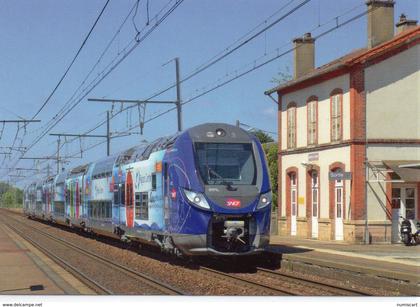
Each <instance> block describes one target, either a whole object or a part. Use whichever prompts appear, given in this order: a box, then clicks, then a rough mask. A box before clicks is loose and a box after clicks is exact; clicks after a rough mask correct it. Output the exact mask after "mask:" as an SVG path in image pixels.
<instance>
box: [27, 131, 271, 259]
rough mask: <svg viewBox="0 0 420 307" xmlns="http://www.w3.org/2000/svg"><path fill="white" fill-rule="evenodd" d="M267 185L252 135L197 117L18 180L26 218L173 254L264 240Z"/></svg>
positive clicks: (246, 248) (250, 249) (226, 249)
mask: <svg viewBox="0 0 420 307" xmlns="http://www.w3.org/2000/svg"><path fill="white" fill-rule="evenodd" d="M271 201H272V195H271V189H270V181H269V174H268V169H267V165H266V161H265V155H264V151H263V149H262V146H261V144H260V142H259V141H258V139H257V138H256V137H255V136H253V135H252V134H249V133H248V132H246V131H244V130H242V129H240V128H238V127H235V126H231V125H227V124H216V123H211V124H203V125H199V126H196V127H193V128H190V129H188V130H185V131H183V132H181V133H177V134H175V135H173V136H170V137H163V138H159V139H157V140H155V141H154V142H151V143H147V144H144V145H139V146H135V147H133V148H130V149H128V150H126V151H123V152H121V153H119V154H116V155H113V156H110V157H107V158H105V159H102V160H99V161H97V162H94V163H89V164H85V165H81V166H78V167H75V168H73V169H71V170H69V171H67V172H62V173H60V174H58V175H56V176H53V177H49V178H46V179H45V180H43V181H38V182H34V183H32V184H31V185H29V186H28V187H26V188H25V193H24V211H25V214H27V215H28V216H30V217H34V218H38V219H44V220H48V221H51V222H53V223H60V224H65V225H68V226H70V227H78V228H81V229H83V230H85V231H89V232H94V233H98V234H105V235H110V236H114V237H118V238H120V239H122V240H127V241H138V242H141V243H148V244H154V245H158V246H160V247H161V249H162V250H164V251H166V252H170V253H174V254H176V255H182V254H183V255H229V256H233V255H250V254H257V253H260V252H262V251H264V249H265V247H266V246H267V244H268V242H269V228H270V212H271Z"/></svg>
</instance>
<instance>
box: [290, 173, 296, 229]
mask: <svg viewBox="0 0 420 307" xmlns="http://www.w3.org/2000/svg"><path fill="white" fill-rule="evenodd" d="M290 201H291V209H292V210H291V211H292V212H291V227H290V232H291V233H290V234H291V235H292V236H295V235H296V228H297V225H296V215H297V182H296V174H295V173H293V174H291V175H290Z"/></svg>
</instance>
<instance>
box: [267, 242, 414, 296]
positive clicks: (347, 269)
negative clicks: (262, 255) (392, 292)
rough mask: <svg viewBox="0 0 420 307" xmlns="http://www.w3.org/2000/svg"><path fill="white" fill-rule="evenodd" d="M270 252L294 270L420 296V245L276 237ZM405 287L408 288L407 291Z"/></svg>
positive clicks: (271, 243) (271, 244)
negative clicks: (370, 243) (368, 243)
mask: <svg viewBox="0 0 420 307" xmlns="http://www.w3.org/2000/svg"><path fill="white" fill-rule="evenodd" d="M269 251H271V252H272V253H275V254H278V255H280V257H281V264H282V265H283V266H287V267H288V268H289V269H292V270H299V271H306V272H312V273H314V274H320V275H322V274H325V276H326V277H335V278H340V276H341V277H342V278H343V279H348V280H351V281H353V282H358V283H362V284H363V283H365V284H366V285H372V286H381V287H382V286H383V287H388V288H390V289H398V290H401V293H406V294H407V295H420V287H419V286H420V274H419V273H420V246H404V245H402V244H389V245H384V244H381V245H355V244H348V243H341V242H329V241H318V240H310V239H298V238H294V237H283V236H273V237H271V240H270V247H269ZM404 287H405V288H404Z"/></svg>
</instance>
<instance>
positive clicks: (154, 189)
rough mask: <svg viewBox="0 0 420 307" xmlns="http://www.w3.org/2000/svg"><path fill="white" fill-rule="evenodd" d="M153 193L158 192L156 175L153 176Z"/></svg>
mask: <svg viewBox="0 0 420 307" xmlns="http://www.w3.org/2000/svg"><path fill="white" fill-rule="evenodd" d="M152 191H156V173H153V174H152Z"/></svg>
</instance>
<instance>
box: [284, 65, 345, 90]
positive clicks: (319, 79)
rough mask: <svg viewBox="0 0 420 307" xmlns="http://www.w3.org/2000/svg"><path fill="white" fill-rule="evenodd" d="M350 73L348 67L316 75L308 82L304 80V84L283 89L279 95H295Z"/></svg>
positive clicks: (296, 84) (300, 83)
mask: <svg viewBox="0 0 420 307" xmlns="http://www.w3.org/2000/svg"><path fill="white" fill-rule="evenodd" d="M346 73H348V68H347V67H346V66H344V65H343V66H341V67H340V68H338V69H334V70H332V71H329V72H326V73H323V74H321V75H316V76H314V77H311V78H308V79H306V80H303V81H302V82H299V83H295V84H292V85H290V86H288V87H285V88H282V89H281V90H279V91H277V94H278V95H286V94H288V93H293V92H296V91H298V90H301V89H304V88H307V87H309V86H313V85H316V84H319V83H322V82H324V81H328V80H330V79H334V78H336V77H339V76H342V75H345V74H346Z"/></svg>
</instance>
